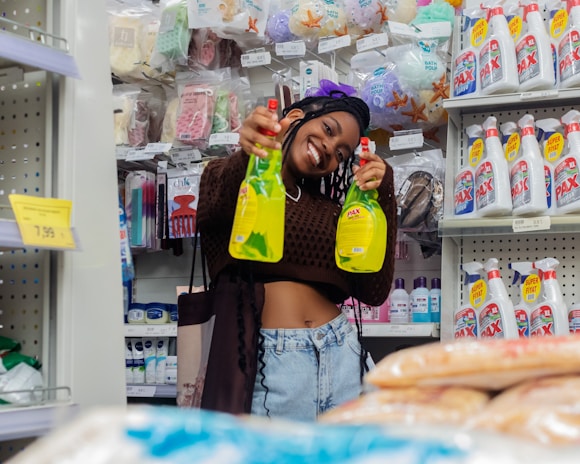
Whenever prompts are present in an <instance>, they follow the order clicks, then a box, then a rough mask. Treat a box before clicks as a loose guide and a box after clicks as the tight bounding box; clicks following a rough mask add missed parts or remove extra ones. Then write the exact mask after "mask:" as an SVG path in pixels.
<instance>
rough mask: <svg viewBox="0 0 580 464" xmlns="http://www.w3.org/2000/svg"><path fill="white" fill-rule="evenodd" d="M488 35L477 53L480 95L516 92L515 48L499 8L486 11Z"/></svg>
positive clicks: (501, 9) (517, 84) (498, 6)
mask: <svg viewBox="0 0 580 464" xmlns="http://www.w3.org/2000/svg"><path fill="white" fill-rule="evenodd" d="M488 21H489V26H490V29H491V35H490V36H489V38H488V39H486V40H485V42H484V43H483V45H482V47H481V50H480V51H479V82H480V92H481V94H482V95H492V94H497V93H510V92H515V91H516V90H518V88H519V85H520V83H519V79H518V73H517V59H516V48H515V45H514V41H513V39H512V37H511V34H510V31H509V27H508V23H507V20H506V17H505V16H504V13H503V7H502V6H500V5H495V6H492V7H491V8H489V10H488Z"/></svg>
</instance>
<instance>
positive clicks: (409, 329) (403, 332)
mask: <svg viewBox="0 0 580 464" xmlns="http://www.w3.org/2000/svg"><path fill="white" fill-rule="evenodd" d="M362 334H363V337H433V338H437V337H439V324H436V323H434V322H427V323H422V324H418V323H417V324H389V323H385V324H383V323H379V322H373V323H369V324H363V326H362Z"/></svg>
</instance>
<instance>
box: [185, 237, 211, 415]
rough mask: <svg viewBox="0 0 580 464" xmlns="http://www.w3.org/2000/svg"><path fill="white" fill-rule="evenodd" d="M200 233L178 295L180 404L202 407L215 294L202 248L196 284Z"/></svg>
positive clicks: (194, 243) (195, 238)
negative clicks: (184, 284) (199, 279)
mask: <svg viewBox="0 0 580 464" xmlns="http://www.w3.org/2000/svg"><path fill="white" fill-rule="evenodd" d="M198 235H199V234H198V233H196V234H195V235H194V239H193V260H192V265H191V276H190V278H189V292H188V293H185V294H183V295H179V297H178V298H177V314H178V320H177V405H178V406H181V407H189V408H199V407H200V406H201V397H202V394H203V387H204V384H205V375H206V371H207V363H208V359H209V351H210V346H211V339H212V334H213V327H214V321H215V315H214V305H213V296H214V292H213V290H212V289H211V288H210V286H208V283H207V272H206V265H205V254H204V253H203V251H202V250H201V249H200V250H199V253H200V255H201V267H202V276H203V287H197V288H196V287H194V286H193V275H194V272H195V262H196V256H197V251H198V250H197V242H198Z"/></svg>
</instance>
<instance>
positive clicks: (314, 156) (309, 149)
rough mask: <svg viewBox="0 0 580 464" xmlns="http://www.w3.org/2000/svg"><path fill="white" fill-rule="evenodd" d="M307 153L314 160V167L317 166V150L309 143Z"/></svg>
mask: <svg viewBox="0 0 580 464" xmlns="http://www.w3.org/2000/svg"><path fill="white" fill-rule="evenodd" d="M308 153H310V155H311V156H312V157H313V158H314V160H315V161H316V166H318V164H319V163H320V155H319V154H318V150H316V147H315V146H314V145H312V144H311V143H309V144H308Z"/></svg>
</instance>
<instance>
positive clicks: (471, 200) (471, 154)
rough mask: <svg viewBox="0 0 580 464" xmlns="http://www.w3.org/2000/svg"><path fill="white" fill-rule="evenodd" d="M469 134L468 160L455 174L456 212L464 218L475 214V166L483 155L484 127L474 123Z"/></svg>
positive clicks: (467, 130)
mask: <svg viewBox="0 0 580 464" xmlns="http://www.w3.org/2000/svg"><path fill="white" fill-rule="evenodd" d="M465 133H466V134H467V162H466V163H465V164H464V165H463V166H462V167H461V169H460V170H459V172H458V173H457V175H456V176H455V191H454V213H455V215H456V216H461V217H463V218H467V217H472V216H475V215H476V214H475V170H474V168H475V166H477V164H479V162H480V161H481V158H482V157H483V127H481V125H480V124H472V125H470V126H467V127H466V128H465Z"/></svg>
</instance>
